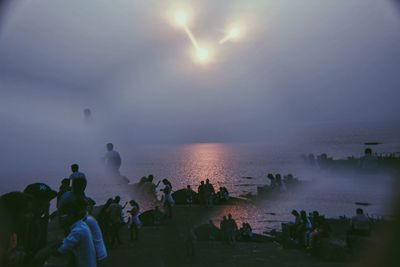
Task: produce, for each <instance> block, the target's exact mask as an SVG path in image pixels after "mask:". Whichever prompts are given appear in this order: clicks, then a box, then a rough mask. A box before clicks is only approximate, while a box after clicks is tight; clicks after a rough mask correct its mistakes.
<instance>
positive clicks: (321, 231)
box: [284, 208, 371, 250]
mask: <svg viewBox="0 0 400 267" xmlns="http://www.w3.org/2000/svg"><path fill="white" fill-rule="evenodd" d="M291 214H292V215H293V216H294V221H293V222H291V223H289V224H284V226H285V227H287V229H288V231H287V232H288V234H289V238H290V239H291V240H294V241H295V242H296V244H297V245H299V246H300V247H302V248H306V249H315V250H316V249H318V248H319V247H320V245H321V242H322V240H323V239H326V238H329V237H330V235H331V233H332V229H331V226H330V224H329V222H328V220H326V219H325V217H324V216H321V215H320V214H319V212H318V211H313V212H312V213H309V214H308V215H307V213H306V211H304V210H301V211H300V212H298V211H297V210H293V211H292V213H291ZM370 231H371V220H370V219H369V218H368V216H366V215H365V214H364V211H363V209H361V208H357V210H356V215H355V216H353V217H352V218H351V220H350V224H349V229H348V231H347V233H346V242H347V245H348V247H349V248H351V247H352V237H354V236H369V234H370Z"/></svg>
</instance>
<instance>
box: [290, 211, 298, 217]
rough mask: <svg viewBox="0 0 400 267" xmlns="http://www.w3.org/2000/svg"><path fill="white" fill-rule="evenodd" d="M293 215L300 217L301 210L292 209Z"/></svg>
mask: <svg viewBox="0 0 400 267" xmlns="http://www.w3.org/2000/svg"><path fill="white" fill-rule="evenodd" d="M292 215H293V216H294V217H298V216H299V215H300V214H299V212H298V211H297V210H292Z"/></svg>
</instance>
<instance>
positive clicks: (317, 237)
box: [311, 216, 332, 251]
mask: <svg viewBox="0 0 400 267" xmlns="http://www.w3.org/2000/svg"><path fill="white" fill-rule="evenodd" d="M313 228H314V230H313V231H312V233H311V248H312V249H313V250H314V251H315V250H318V249H319V247H320V243H321V240H322V239H324V238H328V237H329V236H330V233H331V232H332V229H331V226H330V225H329V223H328V221H327V220H325V218H324V217H321V216H320V217H319V219H318V224H317V226H316V227H313Z"/></svg>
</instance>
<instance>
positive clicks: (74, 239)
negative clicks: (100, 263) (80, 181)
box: [54, 198, 97, 267]
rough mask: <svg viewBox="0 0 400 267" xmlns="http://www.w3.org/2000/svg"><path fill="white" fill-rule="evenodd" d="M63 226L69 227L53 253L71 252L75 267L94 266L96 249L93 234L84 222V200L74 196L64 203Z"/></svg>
mask: <svg viewBox="0 0 400 267" xmlns="http://www.w3.org/2000/svg"><path fill="white" fill-rule="evenodd" d="M65 211H66V215H67V216H66V218H65V220H64V223H65V226H66V227H68V228H69V229H70V231H69V234H68V236H67V237H66V238H64V240H63V241H62V244H61V246H60V247H59V248H58V249H57V250H56V251H55V252H54V255H56V256H57V255H61V254H66V253H68V252H73V255H74V258H75V260H74V262H75V266H76V267H96V266H97V264H96V249H95V245H94V242H93V236H92V233H91V231H90V228H89V226H88V224H86V223H85V222H84V219H85V216H86V201H85V199H83V198H76V199H74V200H73V201H70V202H68V203H66V205H65Z"/></svg>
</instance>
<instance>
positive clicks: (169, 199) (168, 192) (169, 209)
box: [161, 179, 175, 218]
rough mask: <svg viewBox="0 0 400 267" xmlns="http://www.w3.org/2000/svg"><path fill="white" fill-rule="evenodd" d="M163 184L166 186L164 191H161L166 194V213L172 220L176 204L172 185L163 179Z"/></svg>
mask: <svg viewBox="0 0 400 267" xmlns="http://www.w3.org/2000/svg"><path fill="white" fill-rule="evenodd" d="M162 183H163V184H164V186H165V187H164V188H163V189H161V191H163V192H164V208H165V213H166V216H167V217H168V218H172V206H173V205H174V204H175V201H174V199H173V197H172V184H171V182H170V181H168V180H167V179H163V180H162Z"/></svg>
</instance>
